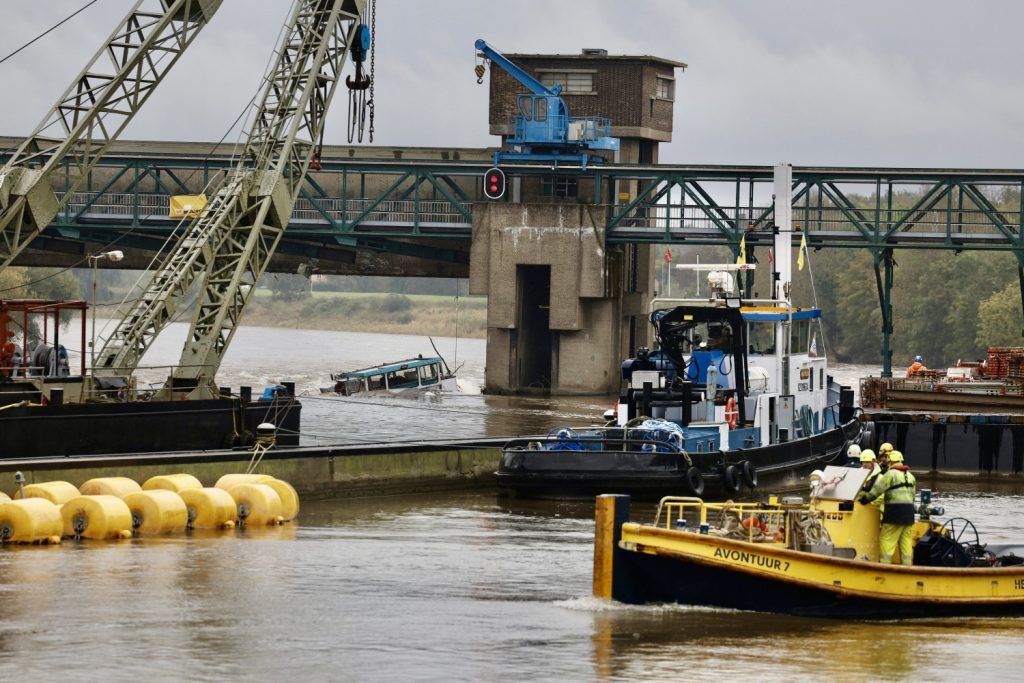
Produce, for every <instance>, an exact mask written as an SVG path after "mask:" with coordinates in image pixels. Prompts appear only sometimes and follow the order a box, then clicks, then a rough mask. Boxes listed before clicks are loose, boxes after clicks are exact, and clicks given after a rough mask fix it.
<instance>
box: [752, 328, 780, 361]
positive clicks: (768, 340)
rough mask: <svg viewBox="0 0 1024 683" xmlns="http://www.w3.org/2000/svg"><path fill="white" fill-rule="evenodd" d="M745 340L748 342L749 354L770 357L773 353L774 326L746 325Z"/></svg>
mask: <svg viewBox="0 0 1024 683" xmlns="http://www.w3.org/2000/svg"><path fill="white" fill-rule="evenodd" d="M747 338H748V339H749V342H750V353H751V354H753V355H772V354H774V353H775V325H774V324H773V323H748V324H747Z"/></svg>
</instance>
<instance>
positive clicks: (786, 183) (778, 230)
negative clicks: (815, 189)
mask: <svg viewBox="0 0 1024 683" xmlns="http://www.w3.org/2000/svg"><path fill="white" fill-rule="evenodd" d="M774 189H775V197H774V202H775V272H776V273H778V280H777V281H776V287H775V292H774V294H775V298H776V299H779V300H780V301H786V302H787V303H790V298H789V296H788V295H787V292H789V290H790V284H789V283H790V281H791V280H792V279H793V199H792V197H793V167H792V166H790V165H789V164H777V165H776V166H775V188H774Z"/></svg>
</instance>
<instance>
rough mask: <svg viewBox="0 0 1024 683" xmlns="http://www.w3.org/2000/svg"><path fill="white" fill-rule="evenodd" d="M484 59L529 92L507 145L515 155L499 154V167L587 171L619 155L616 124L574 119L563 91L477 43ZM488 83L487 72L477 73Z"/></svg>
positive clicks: (593, 118) (496, 161) (521, 101)
mask: <svg viewBox="0 0 1024 683" xmlns="http://www.w3.org/2000/svg"><path fill="white" fill-rule="evenodd" d="M475 45H476V49H477V51H478V52H479V53H480V56H481V57H483V58H484V59H485V60H487V61H490V62H491V63H492V64H496V65H498V66H500V67H501V68H502V69H504V70H505V71H506V72H507V73H508V74H509V75H510V76H512V77H513V78H515V79H516V80H517V81H519V82H520V83H521V84H522V85H523V86H525V87H526V89H527V90H529V92H528V93H520V94H519V95H517V96H516V108H517V109H518V111H519V114H518V115H517V116H516V117H515V130H514V133H513V134H512V135H510V136H508V137H507V138H506V140H505V142H506V143H507V144H508V146H509V147H510V148H511V150H510V151H506V150H499V151H497V152H495V153H494V165H495V166H500V165H501V162H502V161H511V160H516V161H518V160H526V161H553V162H555V163H558V162H576V163H579V164H580V165H581V166H582V167H583V170H586V168H587V163H588V161H595V162H603V161H606V159H605V157H604V156H603V155H597V154H594V153H593V152H594V151H595V150H597V151H601V152H613V153H614V152H617V151H618V149H619V139H618V138H615V137H612V136H611V129H612V122H611V120H610V119H608V118H606V117H600V116H577V117H573V116H569V109H568V107H567V106H566V104H565V100H563V99H562V96H561V94H562V86H561V85H558V84H555V85H551V86H549V85H545V84H544V83H542V82H541V81H539V80H538V79H536V78H535V77H534V76H532V75H531V74H529V73H527V72H526V70H525V69H523V68H522V67H521V66H519V65H518V64H516V63H515V62H513V61H511V60H510V59H508V58H507V57H506V56H505V55H503V54H501V53H500V52H498V51H497V50H495V49H494V48H493V47H491V46H490V45H488V44H487V42H486V41H484V40H479V39H478V40H477V41H476V44H475ZM477 74H478V76H479V77H480V78H479V82H483V67H482V66H478V67H477Z"/></svg>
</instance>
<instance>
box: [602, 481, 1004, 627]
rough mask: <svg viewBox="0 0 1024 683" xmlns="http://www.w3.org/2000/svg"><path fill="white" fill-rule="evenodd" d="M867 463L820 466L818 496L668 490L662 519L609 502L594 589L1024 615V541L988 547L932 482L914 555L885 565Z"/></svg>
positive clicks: (825, 612)
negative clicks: (703, 495) (637, 517)
mask: <svg viewBox="0 0 1024 683" xmlns="http://www.w3.org/2000/svg"><path fill="white" fill-rule="evenodd" d="M869 474H870V472H869V471H867V470H863V469H854V468H847V467H834V466H830V467H826V468H825V470H824V471H823V472H818V473H816V475H812V477H811V481H812V486H813V488H812V490H811V500H810V502H809V503H805V502H803V500H802V499H801V498H799V497H791V498H781V499H779V498H776V497H772V498H770V499H769V501H768V503H767V504H760V503H733V502H732V501H730V502H727V503H706V502H704V501H703V500H701V499H700V498H694V497H666V498H664V499H662V501H661V503H660V504H659V505H658V509H657V512H656V515H655V521H654V523H653V524H638V523H635V522H630V521H629V497H628V496H620V495H605V496H601V497H599V498H598V500H597V515H596V532H595V545H594V584H593V585H594V595H595V596H597V597H603V598H612V599H615V600H618V601H620V602H624V603H629V604H644V603H664V602H678V603H681V604H691V605H707V606H714V607H726V608H732V609H741V610H755V611H763V612H779V613H783V614H793V615H803V616H826V617H857V618H894V617H935V616H944V615H949V616H997V615H1021V614H1024V591H1022V587H1024V557H1022V555H1024V544H1016V545H1004V546H993V545H984V544H982V543H981V540H980V538H979V536H978V532H977V529H976V528H975V527H974V525H973V524H972V523H970V522H969V521H968V520H965V519H963V518H950V519H947V520H946V522H945V523H942V524H940V523H938V522H937V521H936V520H934V519H932V516H933V515H935V516H941V515H943V514H944V513H945V511H944V510H943V509H942V508H941V507H938V506H933V505H932V504H931V495H930V492H929V491H927V490H923V491H921V500H920V503H919V504H918V505H917V513H918V515H919V517H920V519H919V521H917V522H916V523H915V525H914V556H913V564H912V565H910V566H907V565H895V564H880V563H879V562H878V536H879V513H878V510H877V508H875V507H874V506H873V505H862V504H860V503H857V502H855V498H856V496H857V495H858V492H859V490H860V487H861V485H862V484H863V482H864V479H865V478H866V477H867V476H868V475H869Z"/></svg>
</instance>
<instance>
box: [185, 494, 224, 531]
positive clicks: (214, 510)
mask: <svg viewBox="0 0 1024 683" xmlns="http://www.w3.org/2000/svg"><path fill="white" fill-rule="evenodd" d="M178 495H180V496H181V499H182V500H183V501H185V507H186V508H188V525H189V527H191V528H192V529H222V528H224V527H232V526H234V525H235V521H237V519H238V512H237V510H236V508H235V499H234V498H232V497H231V494H230V493H228V492H227V491H225V490H224V489H219V488H216V487H214V488H202V489H186V490H184V491H182V492H181V493H179V494H178Z"/></svg>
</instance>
